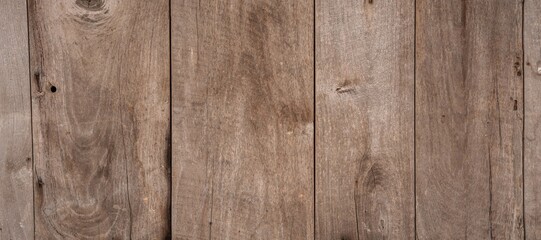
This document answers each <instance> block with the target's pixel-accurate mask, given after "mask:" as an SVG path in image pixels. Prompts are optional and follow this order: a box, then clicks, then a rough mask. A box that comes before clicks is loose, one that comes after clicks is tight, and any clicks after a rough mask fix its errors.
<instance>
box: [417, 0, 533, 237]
mask: <svg viewBox="0 0 541 240" xmlns="http://www.w3.org/2000/svg"><path fill="white" fill-rule="evenodd" d="M416 10H417V13H416V16H417V21H416V23H417V26H416V36H417V38H416V76H417V77H416V134H415V135H416V156H417V158H416V183H417V186H416V190H417V192H416V196H417V232H418V238H419V239H456V238H461V239H522V238H523V216H522V215H523V214H522V211H523V201H522V200H523V196H522V195H523V194H522V185H523V184H522V130H523V128H522V126H523V125H522V117H523V104H522V103H523V91H522V87H523V86H522V85H523V81H522V67H521V66H522V39H521V36H522V5H521V1H508V0H478V1H462V0H451V1H449V0H436V1H433V0H418V1H417V9H416Z"/></svg>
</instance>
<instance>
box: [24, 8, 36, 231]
mask: <svg viewBox="0 0 541 240" xmlns="http://www.w3.org/2000/svg"><path fill="white" fill-rule="evenodd" d="M29 2H30V0H26V1H25V3H26V37H27V44H28V45H27V49H28V91H29V98H30V102H29V104H30V146H31V148H32V149H31V155H32V156H31V158H32V160H31V164H32V174H31V178H32V221H33V223H32V224H33V239H36V210H35V199H36V197H35V189H34V187H35V186H34V185H35V184H34V173H35V166H34V119H33V111H32V76H33V74H32V66H31V65H32V61H31V59H30V58H31V55H30V7H29V4H30V3H29Z"/></svg>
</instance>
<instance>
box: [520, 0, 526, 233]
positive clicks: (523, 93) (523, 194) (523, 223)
mask: <svg viewBox="0 0 541 240" xmlns="http://www.w3.org/2000/svg"><path fill="white" fill-rule="evenodd" d="M521 2H522V9H521V10H522V25H521V28H522V29H521V30H522V31H521V34H522V36H521V45H522V46H521V47H522V231H523V236H522V237H523V239H526V200H525V199H526V181H525V179H526V177H525V175H526V172H525V171H524V169H525V167H524V153H525V152H524V149H525V148H524V133H525V128H526V88H525V85H526V80H525V79H526V78H525V75H526V74H524V69H525V67H524V62H525V61H526V59H524V55H525V54H524V52H525V48H524V18H525V15H524V13H525V12H524V9H525V7H524V5H526V1H525V0H521Z"/></svg>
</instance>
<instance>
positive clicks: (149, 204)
mask: <svg viewBox="0 0 541 240" xmlns="http://www.w3.org/2000/svg"><path fill="white" fill-rule="evenodd" d="M29 15H30V24H31V38H30V39H31V43H30V45H31V71H32V74H33V76H32V78H33V80H32V96H33V97H32V109H33V134H34V153H35V156H34V157H35V174H34V175H35V181H34V182H35V186H34V189H35V226H36V230H35V231H36V238H37V239H164V238H165V237H166V236H167V234H168V232H169V221H168V218H169V210H170V208H169V199H170V195H169V191H170V190H169V173H168V171H169V170H168V168H169V167H168V165H169V159H168V151H169V149H168V137H169V97H170V96H169V84H170V82H169V53H168V51H169V17H168V15H169V3H168V1H167V0H158V1H121V0H76V1H71V0H60V1H58V0H31V1H29Z"/></svg>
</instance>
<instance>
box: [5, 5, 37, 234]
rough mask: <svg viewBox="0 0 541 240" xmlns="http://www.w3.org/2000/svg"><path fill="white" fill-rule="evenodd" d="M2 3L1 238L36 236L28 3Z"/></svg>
mask: <svg viewBox="0 0 541 240" xmlns="http://www.w3.org/2000/svg"><path fill="white" fill-rule="evenodd" d="M0 5H1V7H0V239H33V236H34V218H33V213H32V207H33V203H32V133H31V123H30V82H29V80H30V78H29V76H28V75H29V74H28V34H27V25H26V24H27V20H26V2H25V1H19V0H3V1H2V2H1V4H0Z"/></svg>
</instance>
